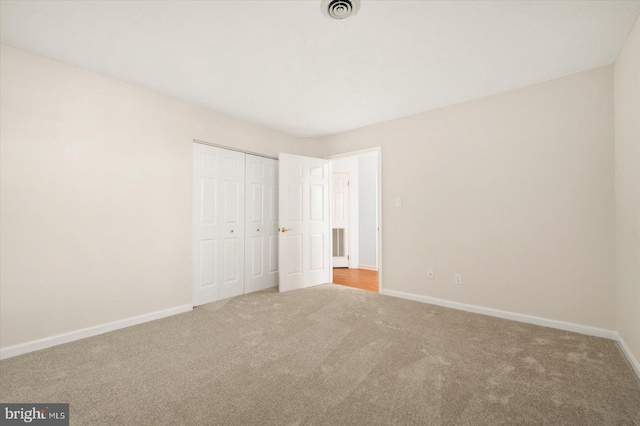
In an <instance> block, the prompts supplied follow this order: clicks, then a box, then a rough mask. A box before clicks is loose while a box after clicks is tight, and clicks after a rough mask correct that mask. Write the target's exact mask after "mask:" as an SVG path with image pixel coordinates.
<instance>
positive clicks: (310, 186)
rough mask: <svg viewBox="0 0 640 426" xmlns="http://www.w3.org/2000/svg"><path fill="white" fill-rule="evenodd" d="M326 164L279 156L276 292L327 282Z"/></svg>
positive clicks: (297, 157) (324, 161)
mask: <svg viewBox="0 0 640 426" xmlns="http://www.w3.org/2000/svg"><path fill="white" fill-rule="evenodd" d="M330 179H331V171H330V170H329V161H328V160H323V159H320V158H311V157H302V156H299V155H291V154H280V173H279V210H278V216H279V219H280V220H279V222H280V233H279V235H280V237H279V250H278V264H279V268H278V269H279V270H280V291H289V290H295V289H300V288H305V287H311V286H314V285H318V284H326V283H329V282H330V280H331V265H330V256H331V253H330V250H329V249H330V245H329V244H330V243H329V237H330V235H329V232H330V229H329V226H330V224H329V184H330Z"/></svg>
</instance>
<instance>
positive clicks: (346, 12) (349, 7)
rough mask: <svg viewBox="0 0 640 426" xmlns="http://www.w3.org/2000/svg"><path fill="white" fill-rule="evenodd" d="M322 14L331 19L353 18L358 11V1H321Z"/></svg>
mask: <svg viewBox="0 0 640 426" xmlns="http://www.w3.org/2000/svg"><path fill="white" fill-rule="evenodd" d="M320 7H321V8H322V13H324V14H325V15H327V16H328V17H329V18H333V19H338V20H340V19H346V18H348V17H350V16H355V15H356V14H357V13H358V10H360V0H322V4H321V5H320Z"/></svg>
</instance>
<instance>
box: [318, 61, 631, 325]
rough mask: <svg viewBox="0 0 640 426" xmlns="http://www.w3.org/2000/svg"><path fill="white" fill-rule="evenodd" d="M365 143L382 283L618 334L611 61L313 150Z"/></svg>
mask: <svg viewBox="0 0 640 426" xmlns="http://www.w3.org/2000/svg"><path fill="white" fill-rule="evenodd" d="M374 146H382V158H381V161H382V167H383V169H382V174H383V175H382V210H383V213H382V220H383V223H382V225H383V227H382V232H383V239H384V242H385V243H384V247H383V258H384V270H383V279H384V283H385V289H389V290H397V291H403V292H407V293H412V294H417V295H426V296H431V297H436V298H440V299H445V300H450V301H456V302H462V303H467V304H473V305H479V306H483V307H489V308H494V309H500V310H504V311H510V312H516V313H520V314H528V315H534V316H539V317H543V318H548V319H555V320H560V321H567V322H571V323H577V324H582V325H588V326H594V327H601V328H605V329H609V330H612V329H615V326H616V318H615V317H616V314H615V305H616V300H615V291H614V287H615V282H614V281H615V260H614V248H615V247H614V246H615V240H614V235H615V229H614V228H615V227H614V216H615V213H614V118H613V67H612V66H607V67H603V68H598V69H594V70H590V71H587V72H583V73H579V74H574V75H570V76H567V77H564V78H560V79H556V80H551V81H548V82H544V83H540V84H536V85H533V86H529V87H525V88H521V89H518V90H513V91H510V92H506V93H502V94H498V95H494V96H489V97H486V98H482V99H478V100H474V101H471V102H466V103H462V104H457V105H453V106H450V107H446V108H442V109H438V110H433V111H429V112H425V113H422V114H418V115H414V116H410V117H405V118H401V119H398V120H393V121H390V122H386V123H382V124H378V125H374V126H370V127H366V128H363V129H359V130H355V131H351V132H347V133H344V134H340V135H336V136H331V137H327V138H323V139H321V140H319V141H317V146H316V149H317V150H319V151H323V154H324V155H332V154H338V153H343V152H351V151H356V150H359V149H364V148H369V147H374ZM629 161H631V160H629ZM397 197H401V198H402V206H401V207H396V205H395V199H396V198H397ZM426 268H433V269H434V270H435V278H434V279H433V280H427V279H426ZM456 273H461V274H463V284H462V285H455V284H454V274H456ZM636 282H637V281H636Z"/></svg>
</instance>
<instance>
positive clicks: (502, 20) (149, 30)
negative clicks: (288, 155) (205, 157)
mask: <svg viewBox="0 0 640 426" xmlns="http://www.w3.org/2000/svg"><path fill="white" fill-rule="evenodd" d="M0 7H1V21H0V28H1V40H2V43H5V44H9V45H12V46H15V47H18V48H21V49H24V50H28V51H31V52H34V53H37V54H40V55H44V56H47V57H50V58H54V59H57V60H59V61H62V62H65V63H68V64H72V65H76V66H79V67H82V68H86V69H89V70H92V71H95V72H98V73H100V74H104V75H107V76H110V77H113V78H116V79H119V80H123V81H126V82H129V83H132V84H135V85H138V86H142V87H146V88H149V89H152V90H155V91H157V92H161V93H164V94H167V95H171V96H175V97H177V98H181V99H184V100H187V101H190V102H193V103H196V104H200V105H204V106H206V107H209V108H212V109H215V110H218V111H221V112H224V113H226V114H229V115H232V116H236V117H239V118H243V119H245V120H248V121H252V122H254V123H258V124H262V125H264V126H267V127H271V128H274V129H277V130H280V131H283V132H286V133H289V134H292V135H296V136H324V135H329V134H334V133H339V132H343V131H346V130H350V129H354V128H358V127H363V126H367V125H370V124H374V123H379V122H382V121H387V120H391V119H393V118H397V117H402V116H406V115H410V114H415V113H418V112H422V111H426V110H429V109H433V108H437V107H441V106H444V105H448V104H452V103H456V102H460V101H465V100H468V99H473V98H478V97H481V96H485V95H489V94H492V93H497V92H501V91H505V90H509V89H514V88H517V87H521V86H525V85H529V84H533V83H537V82H541V81H545V80H549V79H552V78H555V77H559V76H563V75H567V74H571V73H575V72H579V71H583V70H587V69H590V68H595V67H599V66H603V65H607V64H611V63H613V62H615V60H616V58H617V56H618V53H619V52H620V49H621V47H622V45H623V43H624V41H625V39H626V37H627V35H628V34H629V31H630V29H631V27H632V26H633V23H634V21H635V20H636V18H637V16H638V14H639V13H640V1H628V2H617V1H566V2H565V1H549V2H504V1H496V2H493V1H489V2H486V1H485V2H436V1H398V0H387V1H381V0H362V7H361V8H360V12H359V13H358V15H357V16H355V17H353V18H350V19H347V20H345V21H332V20H330V19H328V18H327V17H325V16H324V15H323V14H322V13H321V12H320V0H289V1H269V0H262V1H247V0H245V1H208V2H206V1H190V2H185V1H145V2H143V1H85V2H79V1H40V2H36V1H3V2H2V3H1V6H0Z"/></svg>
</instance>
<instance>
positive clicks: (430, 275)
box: [427, 269, 433, 280]
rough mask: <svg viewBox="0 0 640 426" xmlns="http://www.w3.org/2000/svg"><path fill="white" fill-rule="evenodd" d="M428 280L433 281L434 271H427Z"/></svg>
mask: <svg viewBox="0 0 640 426" xmlns="http://www.w3.org/2000/svg"><path fill="white" fill-rule="evenodd" d="M427 278H429V279H430V280H432V279H433V269H427Z"/></svg>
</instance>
